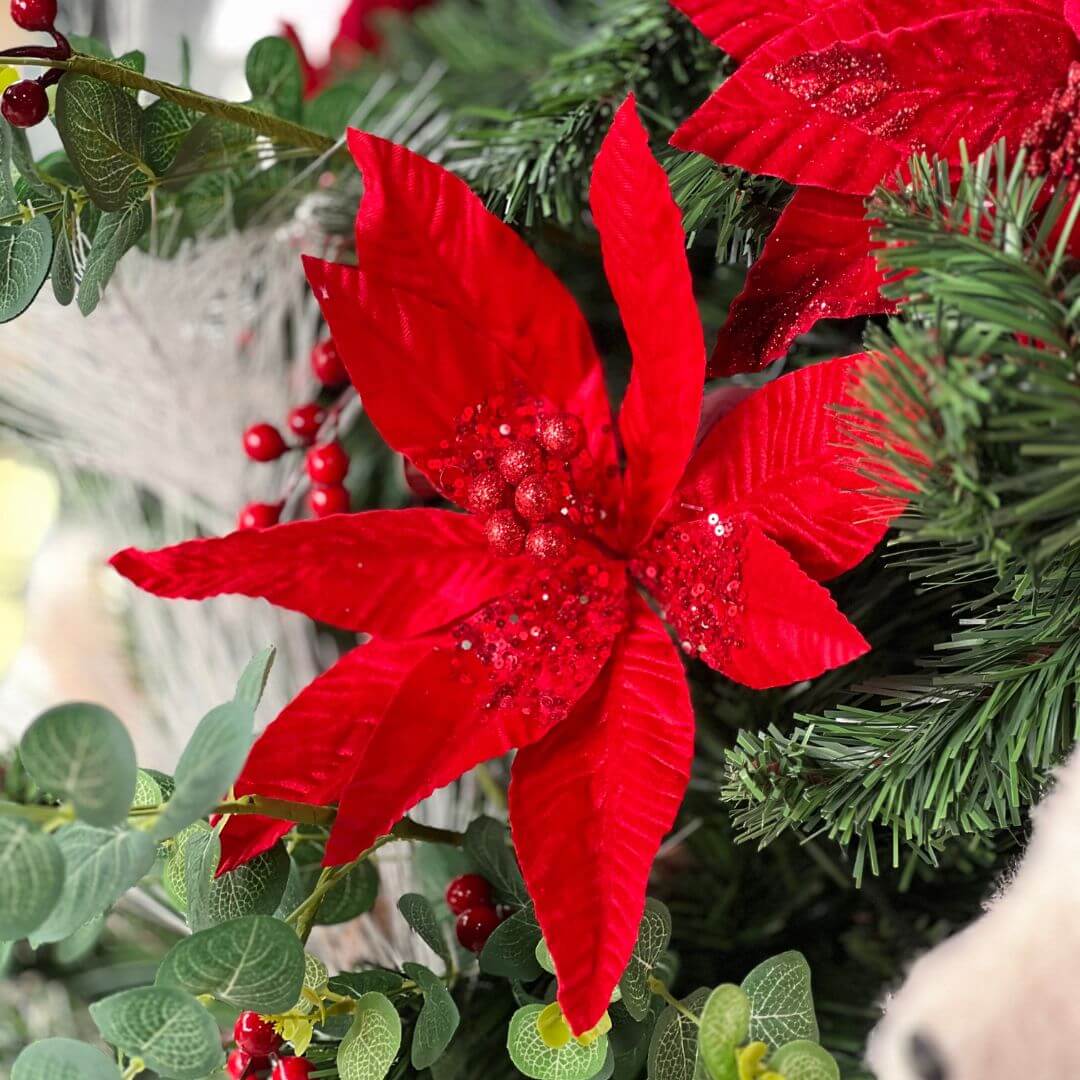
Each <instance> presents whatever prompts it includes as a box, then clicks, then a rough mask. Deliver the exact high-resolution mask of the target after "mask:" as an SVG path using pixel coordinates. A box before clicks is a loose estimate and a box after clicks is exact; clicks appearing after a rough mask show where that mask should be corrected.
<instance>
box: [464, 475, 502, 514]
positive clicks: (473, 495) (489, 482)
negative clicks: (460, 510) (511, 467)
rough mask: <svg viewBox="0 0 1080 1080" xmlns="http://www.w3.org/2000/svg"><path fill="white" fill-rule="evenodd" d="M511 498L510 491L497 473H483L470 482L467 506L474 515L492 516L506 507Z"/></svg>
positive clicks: (466, 499)
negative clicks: (491, 514) (493, 512)
mask: <svg viewBox="0 0 1080 1080" xmlns="http://www.w3.org/2000/svg"><path fill="white" fill-rule="evenodd" d="M509 496H510V489H509V487H507V485H506V481H505V480H504V479H503V478H502V477H501V476H500V475H499V474H498V473H497V472H483V473H480V474H479V475H477V476H474V477H473V478H472V479H471V480H470V481H469V492H468V494H467V495H466V496H465V505H466V506H467V507H468V508H469V509H470V510H471V511H472V512H473V513H474V514H490V513H492V511H494V510H498V509H499V507H501V506H505V505H506V503H507V501H508V499H509Z"/></svg>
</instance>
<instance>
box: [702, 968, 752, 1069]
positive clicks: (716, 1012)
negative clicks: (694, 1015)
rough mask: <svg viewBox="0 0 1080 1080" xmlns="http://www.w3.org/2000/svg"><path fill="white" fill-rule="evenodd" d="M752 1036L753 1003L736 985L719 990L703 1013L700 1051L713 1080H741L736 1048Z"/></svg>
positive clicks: (714, 993) (730, 984)
mask: <svg viewBox="0 0 1080 1080" xmlns="http://www.w3.org/2000/svg"><path fill="white" fill-rule="evenodd" d="M749 1032H750V999H749V998H748V997H747V996H746V991H745V990H743V989H742V988H741V987H739V986H735V985H734V984H732V983H725V984H724V985H722V986H718V987H717V988H716V989H715V990H714V991H713V992H712V993H711V994H710V995H709V999H708V1001H706V1002H705V1007H704V1008H703V1009H702V1011H701V1030H700V1031H699V1033H698V1049H699V1053H700V1054H701V1057H702V1058H703V1059H704V1061H705V1064H706V1065H707V1066H708V1069H709V1072H710V1074H711V1075H712V1080H739V1070H738V1067H737V1064H736V1061H735V1048H736V1047H737V1046H742V1044H743V1043H745V1042H746V1040H747V1035H748V1034H749Z"/></svg>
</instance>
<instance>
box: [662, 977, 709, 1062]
mask: <svg viewBox="0 0 1080 1080" xmlns="http://www.w3.org/2000/svg"><path fill="white" fill-rule="evenodd" d="M708 996H709V990H708V989H707V988H706V987H700V988H699V989H697V990H695V991H694V992H693V993H692V994H690V995H689V996H688V997H685V998H683V999H682V1004H683V1005H684V1006H685V1007H686V1008H687V1009H688V1010H689V1011H690V1012H692V1013H699V1012H700V1011H701V1009H702V1008H703V1007H704V1005H705V1001H706V1000H707V999H708ZM697 1051H698V1026H697V1024H695V1023H694V1022H693V1021H692V1020H690V1019H688V1018H687V1017H685V1016H684V1015H683V1014H682V1013H681V1012H679V1011H678V1009H676V1008H675V1007H674V1006H673V1005H669V1006H668V1007H667V1008H666V1009H665V1010H664V1011H663V1012H662V1013H661V1014H660V1016H659V1018H658V1019H657V1021H656V1027H655V1028H653V1034H652V1041H651V1042H650V1043H649V1062H648V1077H649V1080H695V1074H696V1072H697Z"/></svg>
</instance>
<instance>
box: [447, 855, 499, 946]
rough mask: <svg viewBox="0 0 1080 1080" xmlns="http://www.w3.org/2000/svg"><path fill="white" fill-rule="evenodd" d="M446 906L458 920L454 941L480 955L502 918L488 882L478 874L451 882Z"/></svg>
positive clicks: (463, 876) (466, 875) (463, 875)
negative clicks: (455, 939)
mask: <svg viewBox="0 0 1080 1080" xmlns="http://www.w3.org/2000/svg"><path fill="white" fill-rule="evenodd" d="M446 906H447V907H448V908H449V909H450V910H451V911H452V912H453V913H454V914H455V915H456V916H457V922H456V923H455V925H454V929H455V931H456V932H457V939H458V941H459V942H460V943H461V947H462V948H463V949H468V950H469V952H474V953H478V952H480V951H481V950H482V949H483V947H484V946H485V945H486V944H487V939H488V938H489V937H491V935H492V933H493V932H494V930H495V928H496V927H497V926H498V925H499V923H501V922H502V921H503V919H504V918H505V915H504V914H503V912H502V911H501V910H500V909H499V908H498V907H497V906H496V904H495V894H494V891H493V890H492V888H491V882H490V881H488V879H487V878H486V877H483V876H482V875H480V874H462V875H461V876H460V877H456V878H454V880H453V881H451V882H450V884H449V885H447V887H446Z"/></svg>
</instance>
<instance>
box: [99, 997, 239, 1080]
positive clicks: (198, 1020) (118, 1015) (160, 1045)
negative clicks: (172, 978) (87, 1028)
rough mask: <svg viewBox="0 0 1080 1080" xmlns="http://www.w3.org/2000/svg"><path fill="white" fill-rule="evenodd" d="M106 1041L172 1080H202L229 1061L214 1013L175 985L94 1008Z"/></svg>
mask: <svg viewBox="0 0 1080 1080" xmlns="http://www.w3.org/2000/svg"><path fill="white" fill-rule="evenodd" d="M90 1016H91V1018H92V1019H93V1021H94V1023H95V1024H97V1027H98V1030H99V1031H100V1032H101V1034H102V1037H103V1038H104V1039H105V1041H106V1042H108V1043H111V1044H112V1045H113V1046H115V1047H117V1048H118V1049H120V1050H122V1051H123V1052H124V1053H125V1054H127V1055H128V1056H129V1057H140V1058H142V1059H143V1061H145V1062H146V1065H147V1068H150V1069H153V1070H154V1071H155V1072H158V1073H161V1074H162V1075H163V1076H168V1077H169V1078H170V1080H203V1077H205V1076H206V1075H207V1073H210V1072H213V1070H214V1069H219V1068H221V1066H222V1065H223V1064H224V1063H225V1054H224V1052H223V1051H222V1049H221V1035H220V1034H219V1032H218V1028H217V1024H215V1023H214V1020H213V1018H212V1017H211V1016H210V1014H209V1013H208V1012H207V1011H206V1009H204V1008H203V1007H202V1005H200V1004H199V1003H198V1002H197V1001H196V1000H195V999H194V998H193V997H192V996H191V995H190V994H186V993H184V991H183V990H178V989H176V988H175V987H171V986H170V987H166V986H143V987H139V988H138V989H136V990H125V991H123V992H122V993H119V994H113V995H112V996H111V997H107V998H105V999H104V1000H102V1001H99V1002H97V1003H96V1004H94V1005H91V1006H90Z"/></svg>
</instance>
